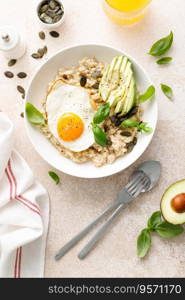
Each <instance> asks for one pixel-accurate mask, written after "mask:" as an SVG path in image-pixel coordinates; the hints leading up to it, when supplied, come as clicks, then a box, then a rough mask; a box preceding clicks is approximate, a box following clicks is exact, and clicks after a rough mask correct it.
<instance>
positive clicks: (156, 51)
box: [149, 31, 173, 56]
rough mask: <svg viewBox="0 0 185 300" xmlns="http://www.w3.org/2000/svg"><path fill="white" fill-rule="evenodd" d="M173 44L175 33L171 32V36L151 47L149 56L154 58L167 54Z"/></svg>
mask: <svg viewBox="0 0 185 300" xmlns="http://www.w3.org/2000/svg"><path fill="white" fill-rule="evenodd" d="M172 42H173V32H172V31H171V32H170V34H169V35H168V36H166V37H164V38H162V39H160V40H159V41H157V42H156V43H154V44H153V46H152V47H151V49H150V51H149V54H150V55H153V56H161V55H163V54H165V53H166V52H167V51H168V50H169V49H170V47H171V45H172Z"/></svg>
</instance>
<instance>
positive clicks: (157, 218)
mask: <svg viewBox="0 0 185 300" xmlns="http://www.w3.org/2000/svg"><path fill="white" fill-rule="evenodd" d="M161 222H162V221H161V212H160V211H156V212H154V213H153V214H152V215H151V217H150V219H149V220H148V223H147V225H148V228H149V229H151V230H152V231H154V230H155V228H156V226H158V225H159V224H161Z"/></svg>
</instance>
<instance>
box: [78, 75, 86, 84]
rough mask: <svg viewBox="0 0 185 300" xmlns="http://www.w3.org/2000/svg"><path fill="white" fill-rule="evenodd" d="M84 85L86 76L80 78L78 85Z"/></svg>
mask: <svg viewBox="0 0 185 300" xmlns="http://www.w3.org/2000/svg"><path fill="white" fill-rule="evenodd" d="M86 83H87V77H86V76H82V77H81V78H80V85H81V86H85V85H86Z"/></svg>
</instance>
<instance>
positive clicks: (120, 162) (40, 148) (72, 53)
mask: <svg viewBox="0 0 185 300" xmlns="http://www.w3.org/2000/svg"><path fill="white" fill-rule="evenodd" d="M121 54H125V53H124V52H123V51H121V50H118V49H115V48H112V47H109V46H106V45H96V44H87V45H77V46H74V47H70V48H65V49H62V50H61V51H59V52H58V53H57V54H55V55H54V56H52V57H51V58H50V59H49V60H48V61H47V62H45V63H44V64H43V65H42V66H41V67H40V68H39V69H38V71H37V72H36V74H35V76H34V77H33V79H32V81H31V83H30V85H29V88H28V92H27V97H26V101H28V102H31V103H32V104H33V105H35V106H36V107H37V108H38V109H41V102H42V100H43V99H44V97H45V95H46V90H47V86H48V83H49V82H50V81H51V80H52V79H53V78H55V76H56V74H57V71H58V69H59V68H60V67H61V66H67V67H69V66H72V65H75V64H77V63H78V61H79V60H80V59H82V58H83V57H85V56H88V57H89V56H90V57H93V56H95V57H96V58H97V59H98V60H100V61H104V62H107V63H109V62H110V61H111V60H112V58H113V57H115V56H117V55H121ZM126 55H127V54H126ZM127 56H128V57H129V58H130V60H131V61H132V62H133V67H134V71H135V75H136V80H137V85H138V87H139V89H140V91H141V92H143V91H145V89H146V88H147V87H148V86H149V85H151V84H152V82H151V80H150V78H149V76H148V75H147V73H146V72H145V71H144V70H143V68H142V67H141V66H140V65H139V64H138V63H137V62H136V61H135V60H134V59H133V58H132V57H130V56H129V55H127ZM143 108H144V114H143V120H144V121H145V122H148V123H149V126H151V127H152V128H153V132H152V133H151V134H146V133H143V134H138V142H137V144H136V146H135V147H134V149H133V150H132V151H131V152H130V153H128V154H126V155H125V156H123V157H120V158H118V159H117V160H116V161H115V162H114V163H113V164H108V165H105V166H102V167H100V168H96V167H95V166H94V165H93V164H92V163H91V162H87V163H84V164H77V163H75V162H73V161H71V160H69V159H67V158H65V157H63V156H62V155H61V154H60V153H59V152H58V151H57V150H56V149H55V147H54V146H53V145H52V144H51V143H50V142H49V141H48V140H47V139H46V138H45V136H44V135H42V134H41V133H40V132H39V130H38V129H37V127H35V126H32V125H31V124H30V123H29V122H28V120H27V119H26V118H25V125H26V130H27V134H28V136H29V138H30V141H31V143H32V144H33V146H34V148H35V150H36V151H37V152H38V153H39V154H40V156H41V157H42V158H43V159H44V160H45V161H47V162H48V163H49V164H50V165H51V166H53V167H54V168H56V169H58V170H60V171H62V172H64V173H67V174H70V175H73V176H77V177H83V178H100V177H105V176H109V175H112V174H115V173H117V172H120V171H122V170H124V169H126V168H127V167H129V166H130V165H131V164H132V163H134V162H135V161H136V160H137V159H138V158H139V157H140V156H141V154H142V153H143V152H144V151H145V150H146V148H147V146H148V145H149V143H150V142H151V140H152V137H153V134H154V131H155V127H156V123H157V115H158V107H157V101H156V100H155V99H153V100H151V101H149V102H146V103H145V104H144V105H143Z"/></svg>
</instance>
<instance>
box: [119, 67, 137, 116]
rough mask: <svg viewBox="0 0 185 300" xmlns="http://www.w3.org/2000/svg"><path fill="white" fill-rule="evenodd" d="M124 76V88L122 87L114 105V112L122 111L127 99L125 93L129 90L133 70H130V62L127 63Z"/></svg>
mask: <svg viewBox="0 0 185 300" xmlns="http://www.w3.org/2000/svg"><path fill="white" fill-rule="evenodd" d="M125 77H126V81H125V85H124V87H125V88H124V91H123V93H122V94H121V95H120V97H119V99H118V101H117V106H116V109H115V113H122V112H123V107H124V104H125V101H126V99H127V94H128V92H129V90H130V84H131V81H132V79H133V72H132V70H131V64H130V63H129V64H128V66H127V68H126V70H125ZM127 112H128V111H127ZM127 112H126V113H127Z"/></svg>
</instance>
